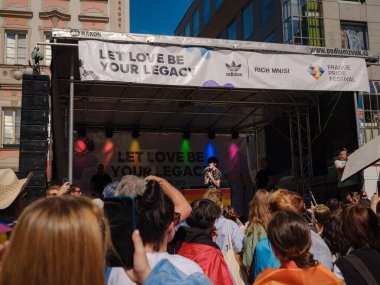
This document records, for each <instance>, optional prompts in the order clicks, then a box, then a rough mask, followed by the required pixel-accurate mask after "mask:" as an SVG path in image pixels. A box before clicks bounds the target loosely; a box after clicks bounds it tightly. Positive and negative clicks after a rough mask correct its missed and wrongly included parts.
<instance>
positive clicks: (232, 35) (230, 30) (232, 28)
mask: <svg viewBox="0 0 380 285" xmlns="http://www.w3.org/2000/svg"><path fill="white" fill-rule="evenodd" d="M236 38H237V37H236V20H234V21H233V22H232V23H231V24H230V25H229V26H228V27H227V39H229V40H236Z"/></svg>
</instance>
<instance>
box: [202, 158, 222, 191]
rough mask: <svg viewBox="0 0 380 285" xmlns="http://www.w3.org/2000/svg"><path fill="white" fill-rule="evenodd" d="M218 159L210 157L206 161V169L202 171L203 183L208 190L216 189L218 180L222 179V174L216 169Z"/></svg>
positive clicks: (218, 185)
mask: <svg viewBox="0 0 380 285" xmlns="http://www.w3.org/2000/svg"><path fill="white" fill-rule="evenodd" d="M218 162H219V161H218V159H217V158H216V157H214V156H212V157H210V158H209V159H208V160H207V163H208V167H206V168H205V169H204V170H203V173H204V175H205V178H204V183H205V184H206V185H208V189H209V190H211V189H218V190H219V187H220V179H221V178H222V173H221V172H220V171H219V169H218V168H216V167H217V165H218Z"/></svg>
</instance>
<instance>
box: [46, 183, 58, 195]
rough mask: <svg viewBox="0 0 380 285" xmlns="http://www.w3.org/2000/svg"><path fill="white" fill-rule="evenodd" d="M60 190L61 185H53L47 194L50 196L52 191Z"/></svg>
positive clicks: (47, 190)
mask: <svg viewBox="0 0 380 285" xmlns="http://www.w3.org/2000/svg"><path fill="white" fill-rule="evenodd" d="M59 189H61V186H60V185H57V184H54V185H51V186H50V187H49V188H48V189H46V194H48V193H49V192H50V191H51V190H59Z"/></svg>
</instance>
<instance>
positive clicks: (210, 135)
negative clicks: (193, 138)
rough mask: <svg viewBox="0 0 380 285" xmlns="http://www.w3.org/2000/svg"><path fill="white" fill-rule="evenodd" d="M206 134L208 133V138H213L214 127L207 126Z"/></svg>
mask: <svg viewBox="0 0 380 285" xmlns="http://www.w3.org/2000/svg"><path fill="white" fill-rule="evenodd" d="M207 134H208V138H209V139H210V140H213V139H215V136H216V134H215V129H214V128H209V129H208V133H207Z"/></svg>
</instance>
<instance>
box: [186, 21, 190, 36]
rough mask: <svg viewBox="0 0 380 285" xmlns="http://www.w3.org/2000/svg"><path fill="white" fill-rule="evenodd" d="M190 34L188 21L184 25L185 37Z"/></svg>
mask: <svg viewBox="0 0 380 285" xmlns="http://www.w3.org/2000/svg"><path fill="white" fill-rule="evenodd" d="M189 36H190V23H187V24H186V26H185V37H189Z"/></svg>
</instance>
